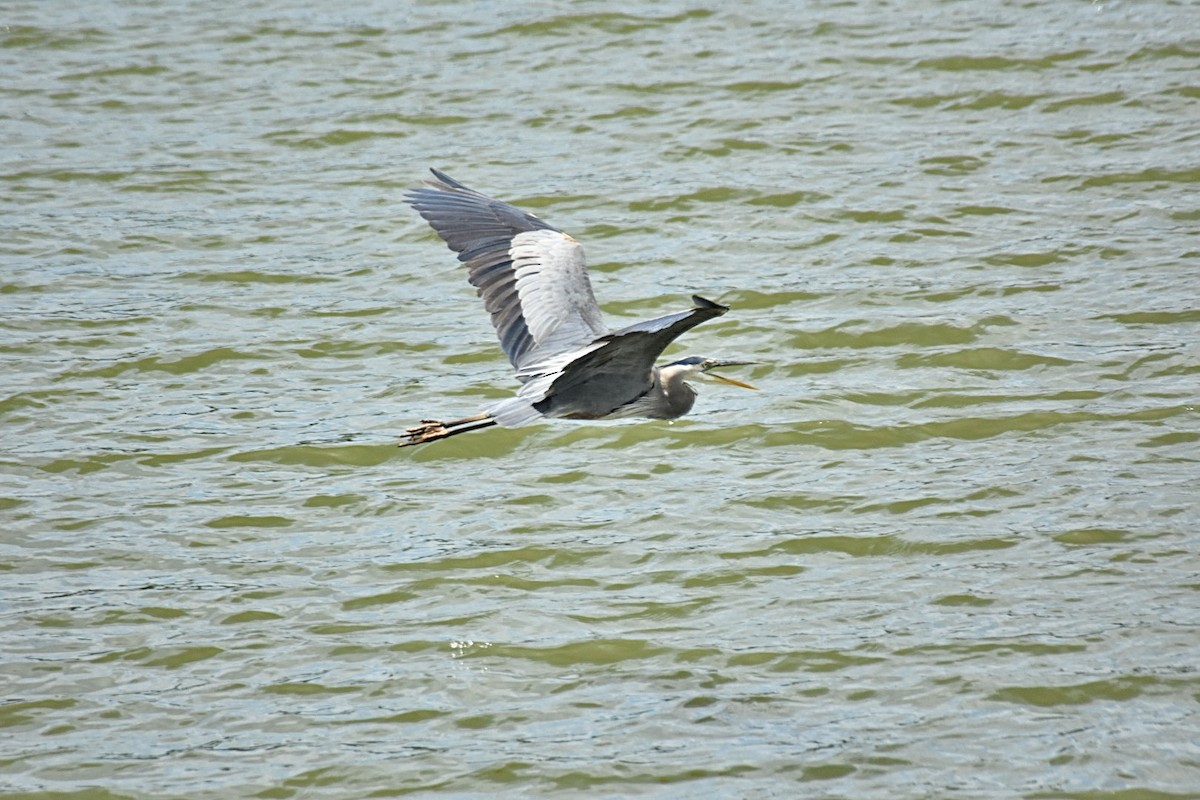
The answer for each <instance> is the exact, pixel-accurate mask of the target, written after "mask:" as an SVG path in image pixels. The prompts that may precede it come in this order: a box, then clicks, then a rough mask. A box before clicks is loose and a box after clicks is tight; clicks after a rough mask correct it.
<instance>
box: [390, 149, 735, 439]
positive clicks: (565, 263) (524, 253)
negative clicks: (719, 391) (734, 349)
mask: <svg viewBox="0 0 1200 800" xmlns="http://www.w3.org/2000/svg"><path fill="white" fill-rule="evenodd" d="M432 172H433V174H434V177H435V178H436V179H437V180H433V181H428V182H427V185H426V186H424V187H422V188H420V189H415V190H413V191H411V192H409V193H408V194H407V196H406V199H407V200H408V202H409V204H410V205H412V207H413V208H415V209H416V210H417V211H418V212H419V213H420V215H421V216H422V217H424V218H425V220H426V221H427V222H428V223H429V224H430V225H431V226H432V227H433V229H434V230H435V231H437V234H438V236H441V237H442V238H443V239H444V240H445V241H446V244H447V245H449V246H450V249H451V250H453V251H454V252H456V253H458V260H459V261H461V262H463V263H464V264H466V265H467V271H468V279H469V280H470V282H471V284H472V285H474V286H475V287H476V288H477V289H478V290H479V295H480V296H481V297H482V298H483V303H484V306H485V307H486V308H487V310H488V312H489V313H491V315H492V325H493V326H494V327H495V329H496V335H497V336H499V338H500V346H501V347H502V348H503V349H504V352H505V354H507V355H508V360H509V361H511V362H512V365H513V367H514V368H515V369H516V370H517V380H519V381H520V382H521V383H523V384H524V386H522V387H521V390H520V391H519V392H518V393H517V395H516V396H515V397H512V398H510V399H508V400H501V401H500V402H498V403H493V404H492V405H490V406H488V407H487V408H485V409H484V411H483V412H482V413H480V414H476V415H474V416H471V417H464V418H463V419H457V420H454V421H452V422H441V421H438V420H423V421H422V423H421V424H420V425H418V426H416V427H413V428H409V429H408V430H407V431H406V435H407V437H408V438H407V440H406V441H405V442H403V443H402V444H401V447H405V446H408V445H413V444H421V443H423V442H432V441H435V440H437V439H445V438H446V437H448V436H455V435H457V434H460V433H466V432H467V431H476V430H479V429H481V428H487V427H490V426H492V425H501V426H503V427H517V426H519V425H528V424H530V423H532V422H536V421H538V420H540V419H543V418H547V417H557V418H564V419H615V418H620V417H649V418H651V419H674V418H675V417H679V416H682V415H684V414H686V413H687V412H688V411H690V410H691V408H692V404H693V403H695V401H696V390H695V389H693V388H692V387H691V386H690V385H689V384H687V383H685V382H684V378H687V377H688V376H689V375H701V374H707V375H708V376H709V377H712V378H715V379H716V380H719V381H722V382H724V383H729V384H732V385H734V386H741V387H742V388H744V389H754V388H755V387H753V386H751V385H750V384H748V383H742V382H741V381H735V380H734V379H732V378H725V377H722V376H720V375H714V374H713V373H712V372H710V370H712V369H714V368H716V367H727V366H734V365H740V364H751V363H753V362H750V361H721V360H718V359H714V358H698V357H696V356H692V357H690V358H684V359H680V360H679V361H675V362H674V363H671V364H666V365H665V366H661V367H656V366H655V365H654V362H655V360H656V359H657V358H658V357H659V355H661V354H662V351H663V350H665V349H666V347H667V345H669V344H670V343H671V342H672V341H674V339H675V338H676V337H677V336H679V335H680V334H682V333H683V332H685V331H687V330H690V329H691V328H694V327H695V326H697V325H699V324H700V323H701V322H704V321H705V320H710V319H712V318H714V317H719V316H721V315H722V314H724V313H725V312H726V311H728V310H729V307H728V306H723V305H720V304H719V303H714V302H713V301H711V300H706V299H704V298H703V297H698V296H693V297H692V302H693V303H694V304H695V307H694V308H691V309H689V310H687V311H681V312H679V313H677V314H668V315H666V316H665V317H658V318H657V319H652V320H647V321H646V322H638V323H634V324H633V325H628V326H626V327H624V328H621V329H620V330H618V331H610V330H609V329H608V328H607V327H605V325H604V322H603V320H602V319H601V318H600V307H599V306H598V305H597V304H596V298H595V296H594V295H593V294H592V285H591V282H590V281H589V280H588V273H587V266H586V264H585V262H584V259H583V247H581V246H580V244H579V242H577V241H575V240H574V239H573V238H571V237H570V236H568V235H567V234H565V233H563V232H562V231H560V230H558V229H557V228H555V227H553V226H551V225H549V224H548V223H546V222H543V221H542V220H540V219H538V218H537V217H536V216H534V215H533V214H530V213H527V212H525V211H522V210H521V209H519V208H516V207H515V206H511V205H509V204H508V203H502V202H500V201H499V200H493V199H492V198H490V197H488V196H486V195H483V194H480V193H479V192H476V191H475V190H473V189H469V188H467V187H466V186H463V185H462V184H461V183H459V182H458V181H456V180H454V179H453V178H451V177H449V176H448V175H446V174H444V173H442V172H439V171H438V170H436V169H435V170H432Z"/></svg>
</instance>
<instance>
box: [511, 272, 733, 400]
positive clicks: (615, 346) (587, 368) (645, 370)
mask: <svg viewBox="0 0 1200 800" xmlns="http://www.w3.org/2000/svg"><path fill="white" fill-rule="evenodd" d="M692 302H693V303H695V308H691V309H689V310H687V311H680V312H677V313H675V314H667V315H666V316H662V317H657V318H655V319H651V320H646V321H645V322H636V323H634V324H633V325H629V326H628V327H625V328H622V329H621V330H619V331H615V332H613V333H610V334H608V335H607V336H604V337H602V338H601V339H600V340H599V342H598V345H597V346H594V347H593V348H591V349H589V350H587V351H585V352H583V353H582V354H580V355H579V356H578V357H576V358H575V359H573V360H572V361H571V362H570V363H569V364H567V365H566V366H565V367H564V368H563V370H562V373H561V374H560V375H559V376H558V377H557V378H555V379H554V381H553V383H552V384H550V386H549V388H548V389H547V390H546V391H545V392H544V394H543V398H544V399H542V400H540V401H539V402H536V403H534V407H535V408H537V409H538V410H539V411H541V412H543V413H549V412H551V411H552V410H562V409H567V413H583V414H597V415H605V414H608V413H609V412H611V411H613V410H614V408H615V407H616V406H618V405H619V404H621V403H628V402H631V401H633V400H634V399H635V398H637V397H639V396H640V395H642V394H644V393H645V392H646V391H647V390H649V389H650V388H651V385H652V381H653V378H652V372H653V369H654V362H655V361H656V360H657V359H658V357H659V356H660V355H662V351H663V350H666V349H667V346H668V345H669V344H671V342H673V341H675V339H676V338H678V337H679V336H681V335H683V334H684V333H686V332H687V331H689V330H691V329H692V328H694V327H696V326H697V325H699V324H700V323H702V322H706V321H708V320H710V319H713V318H715V317H719V316H721V315H722V314H724V313H725V312H726V311H728V310H729V307H728V306H723V305H721V304H720V303H714V302H713V301H711V300H707V299H705V298H703V297H700V296H698V295H694V296H693V297H692Z"/></svg>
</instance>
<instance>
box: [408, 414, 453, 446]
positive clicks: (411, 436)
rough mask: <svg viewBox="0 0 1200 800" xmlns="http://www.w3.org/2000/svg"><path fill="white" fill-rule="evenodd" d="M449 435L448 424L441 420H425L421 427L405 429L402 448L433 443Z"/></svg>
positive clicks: (422, 421)
mask: <svg viewBox="0 0 1200 800" xmlns="http://www.w3.org/2000/svg"><path fill="white" fill-rule="evenodd" d="M449 433H450V432H449V430H447V429H446V424H445V423H444V422H442V421H441V420H436V419H423V420H421V424H420V425H414V426H413V427H411V428H405V429H404V441H403V442H401V443H400V446H401V447H409V446H411V445H414V444H421V443H422V442H432V441H434V440H435V439H441V438H444V437H446V436H448V435H449Z"/></svg>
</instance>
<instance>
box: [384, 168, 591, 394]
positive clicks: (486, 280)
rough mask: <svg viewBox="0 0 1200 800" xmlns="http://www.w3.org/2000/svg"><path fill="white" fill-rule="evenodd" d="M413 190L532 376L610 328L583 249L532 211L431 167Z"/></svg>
mask: <svg viewBox="0 0 1200 800" xmlns="http://www.w3.org/2000/svg"><path fill="white" fill-rule="evenodd" d="M432 172H433V174H434V176H435V177H436V178H437V180H436V181H430V182H429V184H428V185H427V186H426V187H423V188H420V189H415V190H413V191H411V192H409V193H408V195H407V199H408V202H409V203H410V204H411V205H412V206H413V208H415V209H416V210H417V212H418V213H419V214H420V215H421V216H422V217H424V218H425V220H426V221H427V222H428V223H429V224H430V226H431V227H432V228H433V229H434V230H435V231H436V232H437V234H438V235H439V236H441V237H442V239H444V240H445V242H446V244H447V245H448V246H449V247H450V249H451V250H453V251H454V252H456V253H458V260H459V261H461V262H463V263H464V264H466V265H467V271H468V280H470V282H471V284H472V285H473V286H475V287H476V289H478V291H479V295H480V296H481V297H482V298H483V303H484V307H485V308H486V309H487V310H488V313H489V314H491V316H492V326H493V327H494V328H495V329H496V335H497V337H498V338H499V339H500V346H501V347H502V348H503V349H504V352H505V354H506V355H507V356H508V360H509V361H510V362H512V365H513V366H514V367H516V368H517V370H518V375H519V377H522V379H524V380H528V377H529V375H530V374H536V372H537V369H536V366H537V364H539V363H541V362H544V361H548V360H550V359H552V358H553V356H555V355H559V354H562V353H564V352H567V351H570V350H574V349H576V348H579V347H583V346H584V345H586V344H588V343H590V342H592V341H594V340H595V339H596V338H597V337H600V336H603V335H605V334H607V333H608V329H607V328H606V327H605V326H604V320H603V319H602V318H601V316H600V307H599V306H598V305H597V304H596V298H595V295H594V294H593V293H592V285H591V281H590V280H589V279H588V274H587V265H586V262H585V260H584V257H583V247H581V246H580V244H579V243H578V242H576V241H575V240H574V239H572V238H571V237H570V236H568V235H567V234H565V233H563V232H562V231H560V230H558V229H557V228H555V227H553V226H552V225H550V224H548V223H546V222H543V221H542V220H541V219H538V218H537V217H536V216H534V215H533V214H530V213H528V212H525V211H522V210H521V209H519V208H516V207H515V206H511V205H509V204H508V203H503V202H500V201H499V200H494V199H492V198H490V197H488V196H487V195H484V194H480V193H479V192H476V191H474V190H473V189H469V188H467V187H466V186H464V185H463V184H461V183H459V182H458V181H456V180H454V179H453V178H451V177H449V176H448V175H446V174H444V173H442V172H439V171H438V170H436V169H435V170H432Z"/></svg>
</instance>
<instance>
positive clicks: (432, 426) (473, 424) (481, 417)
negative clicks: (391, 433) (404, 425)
mask: <svg viewBox="0 0 1200 800" xmlns="http://www.w3.org/2000/svg"><path fill="white" fill-rule="evenodd" d="M495 424H496V420H494V419H492V415H491V414H487V413H484V414H476V415H475V416H473V417H463V418H462V419H456V420H453V421H452V422H441V421H439V420H436V419H423V420H421V424H420V425H416V426H414V427H412V428H408V429H407V430H405V431H404V435H405V436H406V437H408V438H407V439H406V440H405V441H403V442H401V443H400V447H409V446H411V445H414V444H424V443H425V442H436V441H437V440H438V439H446V438H449V437H451V436H457V435H458V434H460V433H467V432H469V431H477V430H481V429H483V428H490V427H491V426H493V425H495Z"/></svg>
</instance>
